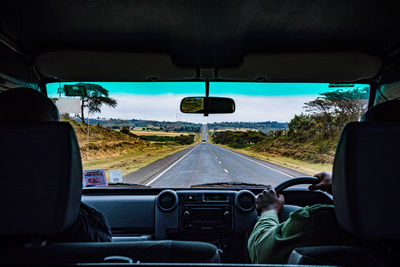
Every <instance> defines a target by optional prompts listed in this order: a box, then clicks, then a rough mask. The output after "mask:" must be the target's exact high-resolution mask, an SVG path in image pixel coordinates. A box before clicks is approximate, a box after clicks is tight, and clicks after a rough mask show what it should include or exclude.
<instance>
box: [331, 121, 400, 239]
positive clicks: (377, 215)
mask: <svg viewBox="0 0 400 267" xmlns="http://www.w3.org/2000/svg"><path fill="white" fill-rule="evenodd" d="M399 151H400V124H399V123H398V122H351V123H349V124H347V125H346V127H345V128H344V129H343V131H342V134H341V136H340V139H339V143H338V146H337V149H336V155H335V160H334V164H333V178H332V182H333V196H334V204H335V212H336V216H337V218H338V221H339V224H340V225H341V226H342V227H343V228H344V229H346V230H347V231H349V232H351V233H353V234H355V235H357V236H360V237H362V238H366V239H398V238H400V227H398V223H399V220H400V205H399V195H398V192H399V188H400V172H399V170H398V166H399V165H398V164H399V157H398V154H399Z"/></svg>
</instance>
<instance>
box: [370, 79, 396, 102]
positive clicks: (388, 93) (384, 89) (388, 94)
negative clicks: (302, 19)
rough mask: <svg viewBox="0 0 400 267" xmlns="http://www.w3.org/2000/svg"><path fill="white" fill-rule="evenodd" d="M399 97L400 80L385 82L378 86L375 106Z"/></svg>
mask: <svg viewBox="0 0 400 267" xmlns="http://www.w3.org/2000/svg"><path fill="white" fill-rule="evenodd" d="M397 98H400V81H397V82H393V83H388V84H383V85H381V86H380V87H378V90H377V92H376V95H375V101H374V106H375V105H378V104H381V103H383V102H385V101H388V100H393V99H397Z"/></svg>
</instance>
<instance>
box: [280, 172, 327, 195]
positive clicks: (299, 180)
mask: <svg viewBox="0 0 400 267" xmlns="http://www.w3.org/2000/svg"><path fill="white" fill-rule="evenodd" d="M319 182H320V180H319V178H317V177H312V176H300V177H296V178H293V179H289V180H286V181H284V182H282V183H280V184H279V185H277V186H276V187H275V191H276V193H277V194H280V193H282V191H283V190H285V189H286V188H288V187H291V186H294V185H298V184H317V183H319Z"/></svg>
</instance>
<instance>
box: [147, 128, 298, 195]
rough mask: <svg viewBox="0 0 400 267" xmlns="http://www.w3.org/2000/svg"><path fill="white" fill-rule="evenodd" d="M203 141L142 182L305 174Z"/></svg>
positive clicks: (271, 180) (184, 183)
mask: <svg viewBox="0 0 400 267" xmlns="http://www.w3.org/2000/svg"><path fill="white" fill-rule="evenodd" d="M203 140H205V142H202V143H200V144H198V145H196V146H194V147H192V148H191V149H188V150H186V151H185V153H183V155H181V156H179V157H178V158H176V160H175V161H174V162H172V163H171V164H169V165H168V166H166V167H165V168H164V169H162V170H160V171H159V172H158V173H157V174H156V175H154V176H152V177H150V178H149V179H148V180H147V181H145V182H144V184H145V185H149V186H151V187H177V188H182V187H190V186H191V185H197V184H203V183H217V182H239V183H240V182H242V183H260V184H271V185H273V186H276V185H278V184H279V183H281V182H283V181H285V180H287V179H290V178H292V177H296V176H304V175H305V174H303V173H300V172H297V171H294V170H291V169H288V168H285V167H282V166H278V165H276V164H272V163H269V162H266V161H262V160H258V159H255V158H252V157H250V156H246V155H243V154H241V153H237V152H234V151H232V150H229V149H226V148H223V147H220V146H217V145H214V144H210V143H208V142H207V136H206V131H203Z"/></svg>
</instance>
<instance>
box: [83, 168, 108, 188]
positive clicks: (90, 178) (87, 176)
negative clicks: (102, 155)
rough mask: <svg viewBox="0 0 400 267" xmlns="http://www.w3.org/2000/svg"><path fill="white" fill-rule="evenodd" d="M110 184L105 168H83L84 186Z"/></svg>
mask: <svg viewBox="0 0 400 267" xmlns="http://www.w3.org/2000/svg"><path fill="white" fill-rule="evenodd" d="M93 186H108V184H107V178H106V172H105V171H104V169H96V170H83V188H87V187H93Z"/></svg>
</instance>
